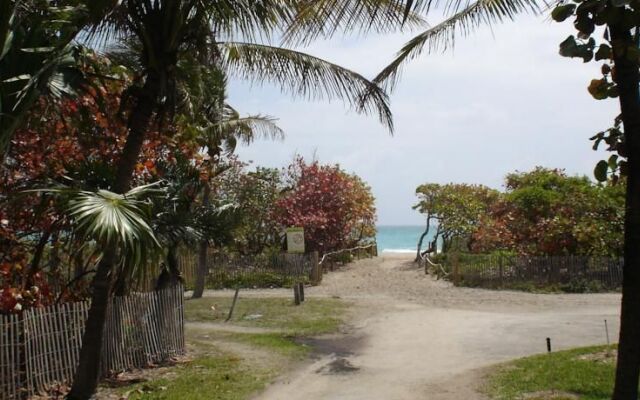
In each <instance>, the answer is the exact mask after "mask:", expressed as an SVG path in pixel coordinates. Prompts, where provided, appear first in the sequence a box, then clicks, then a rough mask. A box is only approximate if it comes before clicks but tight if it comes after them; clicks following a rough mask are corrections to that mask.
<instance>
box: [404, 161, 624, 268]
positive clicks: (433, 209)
mask: <svg viewBox="0 0 640 400" xmlns="http://www.w3.org/2000/svg"><path fill="white" fill-rule="evenodd" d="M505 189H506V191H505V192H504V193H499V192H497V191H494V190H491V189H488V188H485V187H482V186H473V185H464V184H448V185H437V184H427V185H422V186H420V187H419V188H418V190H417V194H418V196H419V198H420V202H419V203H418V204H417V205H416V206H415V208H416V209H417V210H418V211H420V212H421V213H423V214H424V215H425V216H426V218H427V220H429V221H434V222H436V223H437V232H436V238H439V239H441V240H442V241H443V248H444V250H445V251H446V250H447V249H449V248H450V247H451V245H452V243H455V244H457V245H460V246H461V248H460V249H461V250H464V251H472V252H478V253H488V252H493V251H500V250H506V251H511V252H516V253H518V254H527V255H610V256H620V255H621V253H622V232H623V229H622V228H623V221H624V185H622V184H619V185H602V184H594V183H593V182H592V181H591V180H589V179H588V178H587V177H572V176H567V174H566V173H565V172H564V171H562V170H552V169H545V168H540V167H539V168H536V169H534V170H533V171H530V172H516V173H512V174H509V175H507V177H506V179H505Z"/></svg>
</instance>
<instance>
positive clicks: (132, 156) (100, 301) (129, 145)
mask: <svg viewBox="0 0 640 400" xmlns="http://www.w3.org/2000/svg"><path fill="white" fill-rule="evenodd" d="M159 87H160V86H159V84H158V81H157V79H156V78H155V77H154V76H149V77H147V80H146V82H145V85H144V87H143V88H142V89H141V90H140V91H139V92H138V96H137V99H136V105H135V106H134V108H133V110H132V111H131V114H130V115H129V122H128V126H129V134H128V136H127V142H126V144H125V146H124V149H123V151H122V155H121V156H120V160H119V162H118V170H117V172H116V178H115V181H114V183H113V187H112V191H114V192H116V193H126V192H127V191H128V190H129V188H130V186H131V179H132V175H133V172H134V170H135V166H136V163H137V162H138V158H139V156H140V152H141V150H142V144H143V142H144V137H145V134H146V131H147V129H148V127H149V124H150V122H151V118H152V116H153V112H154V111H155V105H156V99H157V98H158V93H159ZM117 252H118V249H117V246H116V245H110V246H108V247H107V248H106V249H105V251H104V255H103V257H102V260H101V261H100V263H99V264H98V271H97V273H96V275H95V277H94V278H93V282H92V287H93V293H92V296H91V308H90V309H89V315H88V319H87V323H86V328H85V332H84V336H83V337H82V348H81V350H80V361H79V363H78V367H77V370H76V373H75V376H74V379H73V386H72V387H71V392H70V393H69V394H68V395H67V399H70V400H88V399H89V398H91V396H93V394H94V393H95V391H96V388H97V386H98V378H99V374H100V362H101V359H102V335H103V330H104V323H105V318H106V311H107V305H108V304H109V298H110V294H111V285H112V282H111V273H112V272H113V270H114V266H115V263H116V260H117Z"/></svg>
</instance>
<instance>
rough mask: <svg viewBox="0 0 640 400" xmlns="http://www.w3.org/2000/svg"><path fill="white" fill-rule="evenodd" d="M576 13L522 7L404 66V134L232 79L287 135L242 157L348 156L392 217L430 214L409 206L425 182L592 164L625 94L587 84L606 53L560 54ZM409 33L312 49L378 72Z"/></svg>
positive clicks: (576, 169) (235, 99)
mask: <svg viewBox="0 0 640 400" xmlns="http://www.w3.org/2000/svg"><path fill="white" fill-rule="evenodd" d="M571 33H572V32H571V26H570V24H554V23H550V22H548V21H546V20H544V19H541V18H534V17H523V18H521V19H520V20H519V21H518V22H516V23H508V24H505V25H501V26H497V27H495V28H494V31H493V34H492V32H491V31H490V30H489V29H487V28H484V29H481V30H480V31H479V32H476V34H474V35H473V36H471V37H468V38H459V40H458V43H457V46H456V48H455V49H454V51H453V52H449V53H446V54H437V55H423V56H422V57H421V58H420V59H418V60H416V61H414V62H413V63H411V64H410V65H409V66H408V67H407V68H406V70H405V73H404V75H403V79H402V81H401V84H400V85H399V87H398V89H397V91H396V92H395V93H394V94H393V95H392V101H393V104H392V106H393V111H394V115H395V121H396V128H397V129H396V135H395V136H394V137H390V136H389V135H388V133H387V132H386V131H385V130H384V128H383V127H382V126H380V125H379V124H378V123H377V120H376V118H373V117H364V116H358V115H354V114H353V113H349V112H347V111H345V108H344V107H343V105H342V104H341V103H339V102H334V103H333V104H326V103H320V102H315V103H314V102H305V101H300V100H298V101H296V100H291V99H289V98H287V96H285V95H281V94H280V93H279V92H278V91H277V89H276V88H274V87H269V86H267V87H265V88H251V87H250V86H248V85H245V84H241V83H234V84H232V86H231V90H230V101H231V103H232V104H233V105H234V106H235V107H236V108H237V109H239V110H241V111H242V112H252V113H256V112H260V113H266V114H270V115H274V116H276V117H278V118H280V122H279V123H280V125H281V126H282V127H283V128H284V129H285V131H286V133H287V139H286V141H285V142H281V143H270V142H264V141H260V142H257V143H254V144H253V145H252V146H250V147H248V148H243V149H241V151H240V155H241V157H242V158H243V159H247V160H249V159H250V160H254V161H256V163H258V164H262V165H267V166H282V165H285V164H286V163H288V162H289V161H290V160H291V157H292V155H293V154H295V153H300V154H302V155H304V156H307V157H311V156H312V155H313V153H314V151H316V150H317V154H318V156H319V157H320V159H321V160H322V161H324V162H337V163H340V164H341V165H342V166H343V167H345V168H346V169H347V170H350V171H354V172H356V173H358V174H359V175H361V176H362V177H363V178H364V179H366V180H367V181H368V182H369V183H370V184H371V185H372V187H373V189H374V192H375V194H376V197H377V199H378V209H379V216H380V222H381V223H383V224H409V223H420V222H421V219H420V217H419V216H418V215H417V214H416V213H415V212H414V211H412V210H411V205H412V204H413V202H414V196H413V192H414V190H415V187H416V186H417V185H418V184H420V183H422V182H427V181H434V182H449V181H454V182H470V183H483V184H487V185H490V186H493V187H500V186H501V184H502V178H503V177H504V175H505V174H506V173H508V172H511V171H513V170H516V169H518V170H527V169H530V168H532V167H534V166H536V165H544V166H548V167H560V168H566V169H567V170H568V171H569V172H570V173H581V174H591V171H592V169H593V166H594V164H595V162H596V161H597V160H598V159H600V158H602V154H597V153H595V152H593V151H592V150H591V144H590V142H589V141H588V138H589V137H590V136H591V135H593V134H594V133H596V132H597V131H599V130H602V129H604V128H606V127H608V126H610V124H611V121H612V120H613V118H614V116H615V115H616V108H617V104H616V102H615V101H606V102H597V101H595V100H593V99H592V98H591V97H590V96H589V94H588V93H587V91H586V87H587V85H588V82H589V80H590V79H592V78H594V77H597V74H598V69H599V66H598V65H597V64H596V63H590V64H586V65H582V63H581V62H580V61H577V60H570V59H565V58H562V57H560V56H559V55H558V54H557V48H558V44H559V43H560V42H561V41H562V40H563V39H564V38H566V36H568V35H569V34H571ZM410 37H411V35H389V36H372V37H369V38H364V39H358V40H354V39H352V38H347V39H343V40H338V39H336V40H332V41H326V42H321V43H318V44H316V45H314V46H312V47H310V48H308V49H306V51H308V52H310V53H312V54H315V55H318V56H321V57H323V58H326V59H329V60H331V61H333V62H336V63H338V64H340V65H343V66H346V67H348V68H352V69H354V70H357V71H358V72H362V73H364V74H365V75H367V76H374V75H375V74H376V73H377V72H378V71H379V70H380V69H382V68H383V67H384V66H385V64H386V63H387V62H389V60H391V59H392V57H393V54H394V52H395V51H397V50H398V49H399V48H400V47H401V45H402V44H403V43H404V42H405V41H406V40H407V39H408V38H410Z"/></svg>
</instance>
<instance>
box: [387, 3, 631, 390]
mask: <svg viewBox="0 0 640 400" xmlns="http://www.w3.org/2000/svg"><path fill="white" fill-rule="evenodd" d="M400 3H403V5H404V7H405V12H407V13H408V12H418V13H420V12H424V13H426V12H428V11H429V10H430V9H431V8H432V6H434V5H436V4H438V2H436V1H433V0H402V1H400ZM439 4H440V5H441V6H443V7H444V10H445V13H446V14H447V17H446V18H445V19H444V21H443V22H441V23H439V24H438V25H436V26H434V27H432V28H429V29H427V30H426V31H424V32H423V33H421V34H419V35H418V36H416V37H415V38H414V39H412V40H411V41H409V42H408V43H407V44H406V45H405V46H404V47H403V48H402V49H401V50H400V52H399V53H398V54H397V56H396V58H395V60H394V61H393V62H392V63H391V64H390V65H389V66H387V67H386V68H385V69H384V70H383V71H382V72H381V73H380V74H379V75H378V77H376V79H375V82H377V83H379V84H382V85H387V86H388V87H391V88H393V86H394V85H395V84H396V83H397V82H398V78H399V77H400V72H401V69H402V66H403V65H404V64H405V63H406V62H408V61H410V60H412V59H414V58H416V57H418V56H419V55H420V54H421V53H422V52H424V51H426V52H427V53H429V52H434V51H440V50H444V49H447V48H449V47H451V46H452V45H453V44H454V41H455V38H456V35H458V34H463V35H466V34H469V33H471V32H472V31H473V30H474V29H475V28H477V27H478V26H480V25H487V24H489V25H490V24H493V23H497V22H501V21H504V20H512V19H515V18H516V16H517V15H519V14H521V13H523V12H527V11H533V12H536V11H538V10H539V9H540V7H541V6H542V4H547V3H543V2H537V1H535V0H478V1H475V2H469V3H465V2H461V1H459V0H445V1H444V2H440V3H439ZM554 4H555V5H556V6H557V7H556V8H555V10H554V12H553V13H552V17H553V18H554V19H556V20H558V21H564V20H566V19H567V18H569V17H570V16H574V15H575V17H576V19H575V23H574V26H575V28H576V29H577V30H578V31H579V33H580V34H579V35H578V37H579V38H582V39H585V44H579V43H577V42H576V40H575V39H574V38H573V37H571V38H570V39H569V40H568V41H565V42H563V44H561V47H560V54H561V55H563V56H569V57H581V58H584V60H585V61H589V60H590V59H591V58H593V56H594V54H593V53H594V49H593V48H592V47H593V46H595V44H594V45H593V46H592V47H591V48H590V47H589V46H590V44H589V42H587V41H586V38H589V37H590V36H591V34H592V33H593V31H594V29H595V26H596V25H598V26H603V27H604V28H605V36H604V37H605V40H606V41H607V42H608V45H605V46H604V47H601V49H603V54H602V53H601V54H599V55H595V57H596V60H597V59H599V57H601V59H605V60H610V61H611V64H612V65H613V68H612V69H611V68H610V70H611V71H613V73H612V80H613V81H614V83H615V85H616V88H615V89H616V90H615V95H614V96H612V97H618V98H619V103H620V112H621V114H620V120H621V121H622V123H623V125H624V133H623V134H622V135H621V136H622V137H621V138H620V139H619V140H620V143H623V145H622V146H621V147H622V148H623V150H621V153H622V154H621V155H623V156H624V157H626V166H625V168H624V170H625V171H626V173H627V180H626V184H627V193H626V213H625V232H624V273H623V284H622V308H621V324H620V342H619V346H618V364H617V369H616V384H615V389H614V393H613V399H614V400H634V399H637V398H638V383H639V380H640V246H638V243H640V70H639V68H638V61H637V58H638V57H637V54H638V52H639V51H640V50H639V47H640V46H639V44H638V32H640V19H639V18H638V14H637V9H638V3H637V1H622V2H616V1H607V0H602V1H593V2H588V3H584V4H583V3H581V2H577V1H576V2H570V1H560V0H559V1H555V2H552V3H551V5H554ZM539 6H540V7H539ZM591 40H593V39H591ZM607 49H608V50H607ZM585 51H586V53H585ZM607 67H609V66H608V65H607ZM605 75H606V73H605ZM591 89H592V88H590V90H591ZM594 97H597V96H594ZM604 97H605V98H606V97H608V95H605V96H604ZM600 98H601V97H600ZM604 170H605V172H604V174H605V175H606V168H605V169H604ZM601 172H602V171H601Z"/></svg>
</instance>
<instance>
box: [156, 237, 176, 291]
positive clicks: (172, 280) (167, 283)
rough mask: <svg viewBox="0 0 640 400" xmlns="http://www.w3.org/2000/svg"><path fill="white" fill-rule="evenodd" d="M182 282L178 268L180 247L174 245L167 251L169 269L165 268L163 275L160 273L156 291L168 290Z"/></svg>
mask: <svg viewBox="0 0 640 400" xmlns="http://www.w3.org/2000/svg"><path fill="white" fill-rule="evenodd" d="M181 282H182V276H181V274H180V268H179V266H178V245H176V244H172V245H171V246H169V249H168V250H167V268H164V269H163V270H162V273H160V277H158V283H157V284H156V289H155V290H156V291H160V290H164V289H168V288H170V287H173V286H176V285H177V284H179V283H181Z"/></svg>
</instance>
